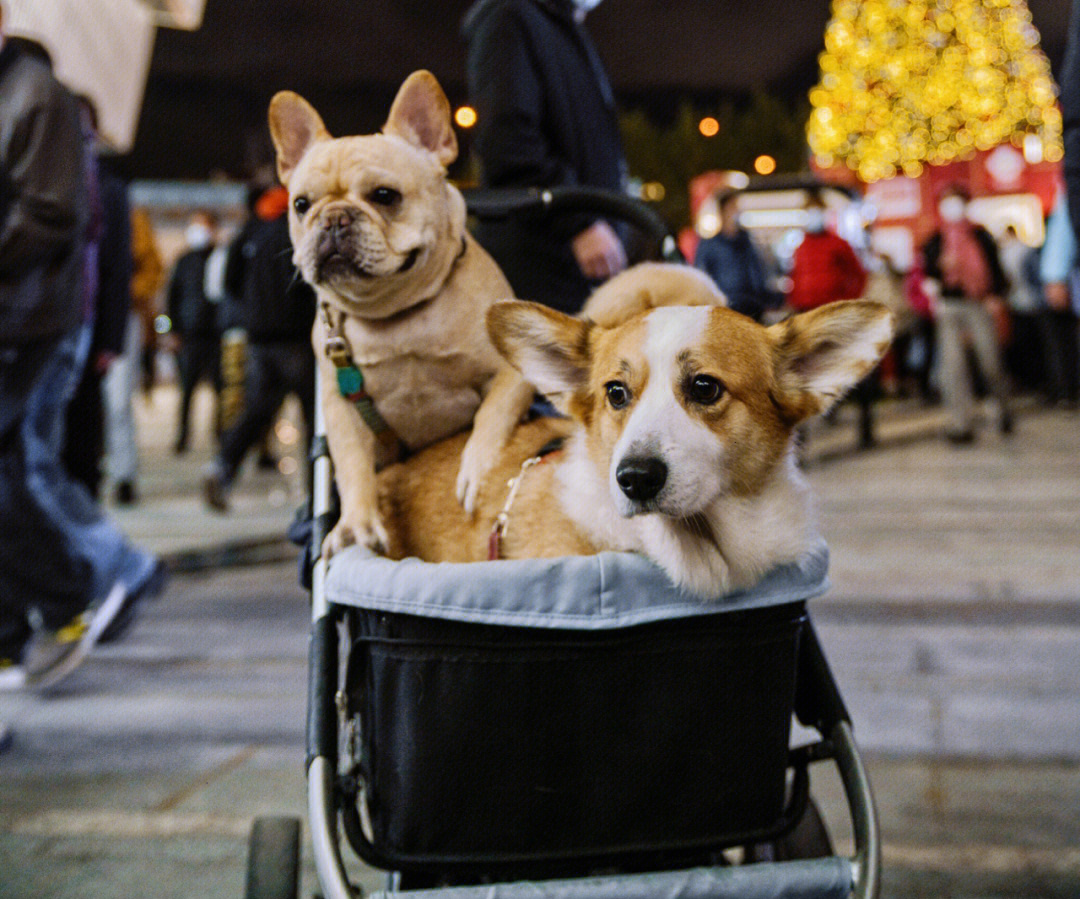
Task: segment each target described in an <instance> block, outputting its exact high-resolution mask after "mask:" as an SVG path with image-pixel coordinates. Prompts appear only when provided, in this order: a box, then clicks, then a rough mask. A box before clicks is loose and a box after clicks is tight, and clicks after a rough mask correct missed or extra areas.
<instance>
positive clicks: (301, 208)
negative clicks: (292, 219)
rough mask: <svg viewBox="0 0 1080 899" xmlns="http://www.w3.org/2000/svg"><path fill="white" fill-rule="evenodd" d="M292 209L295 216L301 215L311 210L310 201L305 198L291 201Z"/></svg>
mask: <svg viewBox="0 0 1080 899" xmlns="http://www.w3.org/2000/svg"><path fill="white" fill-rule="evenodd" d="M292 205H293V209H295V210H296V214H297V215H303V214H304V213H305V212H307V211H308V210H309V209H310V208H311V200H309V199H308V198H307V197H297V198H296V199H295V200H293V201H292Z"/></svg>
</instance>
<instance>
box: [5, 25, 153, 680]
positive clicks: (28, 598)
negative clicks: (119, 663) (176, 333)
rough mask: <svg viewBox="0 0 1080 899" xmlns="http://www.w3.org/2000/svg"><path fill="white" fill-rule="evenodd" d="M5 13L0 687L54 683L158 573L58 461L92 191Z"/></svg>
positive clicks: (62, 105) (149, 588)
mask: <svg viewBox="0 0 1080 899" xmlns="http://www.w3.org/2000/svg"><path fill="white" fill-rule="evenodd" d="M4 15H5V13H4V9H3V7H2V6H0V122H2V123H3V127H2V128H0V184H2V185H3V187H2V190H0V689H7V690H11V689H19V688H21V687H23V686H25V685H26V684H27V683H30V684H35V685H38V686H41V687H48V686H52V685H55V684H56V683H57V682H58V681H59V679H60V678H62V677H63V676H65V675H67V674H68V673H70V672H71V671H72V670H73V669H74V668H75V666H76V665H77V664H78V663H79V662H81V661H82V660H83V659H84V658H85V657H86V654H87V653H88V652H89V650H90V649H91V648H92V647H93V645H94V644H95V642H97V641H98V640H100V639H106V638H113V637H115V636H118V635H119V633H120V632H121V631H122V629H123V627H125V626H126V625H127V623H129V622H130V621H131V619H132V616H133V614H134V612H135V610H136V608H137V605H138V602H139V601H140V600H141V599H143V598H144V597H145V596H147V595H149V594H150V593H151V592H153V591H154V590H155V589H156V588H157V587H159V586H160V583H161V578H162V569H161V568H160V566H159V565H158V563H157V560H156V559H154V557H153V556H151V555H150V554H148V553H144V552H141V551H139V550H136V549H134V548H132V547H131V546H130V545H129V544H128V543H127V541H126V540H125V539H124V537H123V535H121V534H120V532H119V531H117V530H116V528H115V527H114V526H113V525H112V524H111V522H109V521H108V519H106V518H105V517H104V515H103V514H102V512H101V510H100V507H99V506H97V504H96V503H94V501H93V499H92V498H91V497H90V495H89V494H88V493H87V492H86V491H85V489H83V488H82V486H81V485H79V484H77V483H75V482H73V481H72V480H71V479H70V478H69V477H68V476H67V474H66V473H65V471H64V468H63V466H62V464H61V462H60V449H61V446H62V443H63V437H64V434H63V432H64V417H65V412H66V407H67V403H68V401H69V400H70V398H71V395H72V393H73V391H74V389H75V385H76V382H77V381H78V378H79V375H80V372H81V368H82V365H83V363H84V362H85V359H86V355H87V352H88V348H89V331H88V329H86V328H85V326H84V322H83V306H84V302H83V300H84V296H83V289H82V285H83V283H84V277H85V274H86V269H87V268H89V267H88V266H87V265H86V263H87V261H88V257H87V256H86V254H85V244H84V240H85V236H86V229H87V219H88V209H89V207H88V202H89V201H88V183H87V170H86V165H85V163H86V155H85V145H84V142H83V138H82V133H81V128H80V122H79V111H78V106H77V103H76V101H75V99H74V97H73V96H72V95H71V94H70V93H69V92H68V91H67V90H66V89H64V88H63V86H62V85H60V84H59V82H57V81H56V79H55V77H54V76H53V75H52V72H51V69H50V65H49V62H48V55H47V54H46V53H45V52H44V50H42V48H40V47H39V46H37V45H34V44H32V43H30V42H27V41H22V40H18V39H15V38H9V37H6V36H5V33H4Z"/></svg>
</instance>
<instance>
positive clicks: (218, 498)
mask: <svg viewBox="0 0 1080 899" xmlns="http://www.w3.org/2000/svg"><path fill="white" fill-rule="evenodd" d="M202 488H203V499H204V500H206V504H207V505H208V506H209V507H210V508H211V509H213V510H214V511H215V512H228V511H229V490H228V488H227V487H226V486H225V482H224V481H223V480H222V478H221V475H220V474H218V473H217V472H216V471H207V473H206V474H205V475H204V476H203V482H202Z"/></svg>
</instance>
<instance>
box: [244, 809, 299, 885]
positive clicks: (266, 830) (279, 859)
mask: <svg viewBox="0 0 1080 899" xmlns="http://www.w3.org/2000/svg"><path fill="white" fill-rule="evenodd" d="M299 888H300V821H299V819H297V818H270V817H267V818H256V819H255V823H254V824H253V825H252V827H251V837H250V839H249V842H248V865H247V882H246V884H245V887H244V899H297V894H298V892H299Z"/></svg>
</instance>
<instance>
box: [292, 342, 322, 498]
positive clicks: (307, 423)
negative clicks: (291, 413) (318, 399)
mask: <svg viewBox="0 0 1080 899" xmlns="http://www.w3.org/2000/svg"><path fill="white" fill-rule="evenodd" d="M287 352H288V363H287V375H286V378H287V381H288V390H289V392H290V393H293V394H295V395H296V397H297V398H298V399H299V400H300V411H301V413H302V415H303V417H304V440H303V442H302V444H301V446H302V447H303V456H302V458H301V461H300V464H301V467H302V468H303V470H304V474H305V478H306V479H307V488H308V489H309V490H310V489H311V483H310V481H311V466H310V464H308V461H307V460H308V459H309V458H310V456H311V437H312V435H313V434H314V433H315V355H314V354H313V353H312V351H311V345H310V344H308V343H302V344H296V345H294V346H290V347H289V348H288V351H287Z"/></svg>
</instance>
